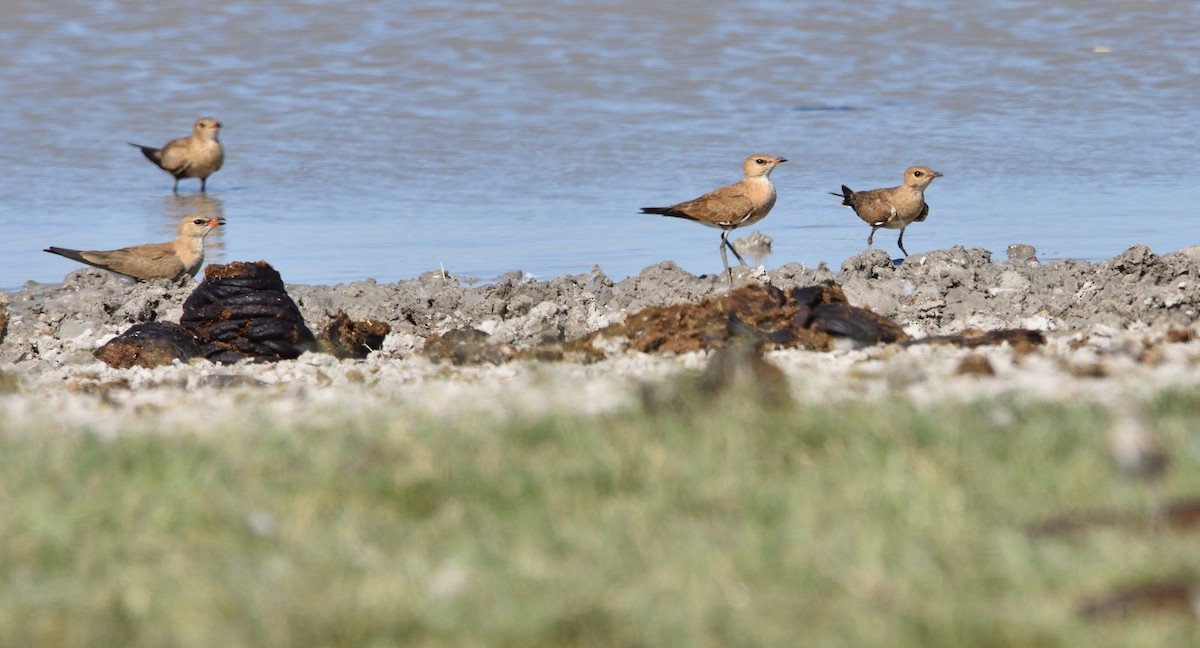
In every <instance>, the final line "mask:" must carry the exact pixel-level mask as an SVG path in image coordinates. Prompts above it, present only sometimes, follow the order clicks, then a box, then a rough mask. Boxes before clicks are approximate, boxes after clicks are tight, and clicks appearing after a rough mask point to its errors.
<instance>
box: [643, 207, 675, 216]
mask: <svg viewBox="0 0 1200 648" xmlns="http://www.w3.org/2000/svg"><path fill="white" fill-rule="evenodd" d="M670 212H671V208H670V207H642V213H643V214H658V215H659V216H670V215H671V213H670Z"/></svg>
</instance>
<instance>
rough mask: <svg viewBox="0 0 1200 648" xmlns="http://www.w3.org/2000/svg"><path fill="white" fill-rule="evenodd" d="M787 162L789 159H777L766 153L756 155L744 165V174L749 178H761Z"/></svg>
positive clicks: (749, 158) (747, 159)
mask: <svg viewBox="0 0 1200 648" xmlns="http://www.w3.org/2000/svg"><path fill="white" fill-rule="evenodd" d="M784 162H787V158H781V157H775V156H774V155H767V154H766V153H755V154H754V155H751V156H750V157H748V158H746V161H745V162H743V163H742V172H743V173H745V174H746V177H747V178H761V177H763V176H765V175H769V174H770V173H771V169H774V168H775V167H777V166H779V165H780V164H782V163H784Z"/></svg>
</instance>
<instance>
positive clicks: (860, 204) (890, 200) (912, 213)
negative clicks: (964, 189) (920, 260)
mask: <svg viewBox="0 0 1200 648" xmlns="http://www.w3.org/2000/svg"><path fill="white" fill-rule="evenodd" d="M940 177H942V174H940V173H938V172H937V171H934V170H933V169H930V168H929V167H924V166H913V167H908V168H907V169H905V170H904V184H902V185H900V186H899V187H888V188H887V189H872V190H870V191H854V190H852V189H851V188H850V187H847V186H846V185H842V193H835V192H832V191H831V192H829V194H830V195H831V196H837V197H838V198H841V199H842V204H843V205H846V206H847V207H849V208H851V209H853V210H854V213H855V214H858V217H859V218H861V219H863V221H864V222H866V224H868V225H870V226H871V235H870V236H868V237H867V247H870V246H871V245H872V243H874V241H875V230H877V229H879V228H881V227H883V228H886V229H898V230H900V238H899V239H897V240H896V245H899V246H900V251H901V252H903V253H904V256H908V250H905V249H904V228H906V227H908V226H909V225H911V224H912V223H919V222H922V221H924V220H925V218H926V217H927V216H929V205H928V204H926V203H925V187H928V186H929V183H931V182H933V180H934V178H940Z"/></svg>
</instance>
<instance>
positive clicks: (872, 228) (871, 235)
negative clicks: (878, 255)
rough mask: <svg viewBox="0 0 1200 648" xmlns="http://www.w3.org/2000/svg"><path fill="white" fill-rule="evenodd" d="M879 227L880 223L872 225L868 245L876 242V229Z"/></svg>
mask: <svg viewBox="0 0 1200 648" xmlns="http://www.w3.org/2000/svg"><path fill="white" fill-rule="evenodd" d="M877 229H879V226H878V225H872V226H871V234H870V236H868V237H867V247H871V245H873V244H874V243H875V230H877Z"/></svg>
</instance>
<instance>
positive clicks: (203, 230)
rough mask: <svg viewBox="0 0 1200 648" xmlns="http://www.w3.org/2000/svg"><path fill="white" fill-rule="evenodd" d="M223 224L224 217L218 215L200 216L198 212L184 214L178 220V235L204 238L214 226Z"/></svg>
mask: <svg viewBox="0 0 1200 648" xmlns="http://www.w3.org/2000/svg"><path fill="white" fill-rule="evenodd" d="M224 224H225V219H224V218H221V217H220V216H201V215H199V214H193V215H192V216H184V217H183V218H182V219H180V221H179V235H180V236H192V237H196V238H204V237H205V236H207V235H208V233H209V232H211V231H213V229H214V228H216V227H218V226H220V225H224Z"/></svg>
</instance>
